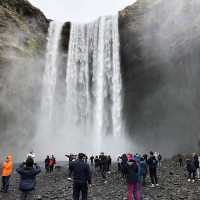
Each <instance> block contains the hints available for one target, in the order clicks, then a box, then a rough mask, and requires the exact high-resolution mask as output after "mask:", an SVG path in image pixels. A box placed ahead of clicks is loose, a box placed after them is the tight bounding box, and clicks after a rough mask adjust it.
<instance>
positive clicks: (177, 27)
mask: <svg viewBox="0 0 200 200" xmlns="http://www.w3.org/2000/svg"><path fill="white" fill-rule="evenodd" d="M199 10H200V2H199V1H198V0H191V1H187V0H182V1H179V0H169V1H165V0H138V1H137V3H135V4H133V5H131V6H129V7H127V8H125V9H124V10H122V11H121V12H120V18H119V29H120V40H121V64H122V72H123V80H124V106H125V110H124V113H125V114H124V115H125V118H126V121H127V124H126V127H127V131H128V132H129V133H130V134H131V135H133V136H134V141H136V142H137V144H138V145H139V146H140V145H141V146H145V148H146V150H149V149H154V150H156V149H157V150H159V149H161V150H163V152H164V153H166V154H167V153H168V154H171V153H173V152H174V151H194V150H195V148H197V143H198V142H197V141H198V139H199V130H200V123H199V119H200V109H199V108H200V104H199V101H200V87H199V77H200V66H199V64H200V13H199Z"/></svg>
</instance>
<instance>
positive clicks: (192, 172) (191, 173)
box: [186, 159, 196, 183]
mask: <svg viewBox="0 0 200 200" xmlns="http://www.w3.org/2000/svg"><path fill="white" fill-rule="evenodd" d="M186 170H187V171H188V182H190V181H191V180H192V182H193V183H194V182H195V178H196V167H195V164H194V160H191V159H186Z"/></svg>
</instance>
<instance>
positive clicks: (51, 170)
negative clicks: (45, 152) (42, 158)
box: [49, 155, 56, 172]
mask: <svg viewBox="0 0 200 200" xmlns="http://www.w3.org/2000/svg"><path fill="white" fill-rule="evenodd" d="M55 164H56V158H55V157H54V155H52V156H51V158H50V160H49V170H50V172H53V170H54V166H55Z"/></svg>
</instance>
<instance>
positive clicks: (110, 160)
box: [107, 155, 112, 173]
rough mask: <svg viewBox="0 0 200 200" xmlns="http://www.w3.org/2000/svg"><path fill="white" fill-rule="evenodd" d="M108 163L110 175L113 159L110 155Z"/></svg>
mask: <svg viewBox="0 0 200 200" xmlns="http://www.w3.org/2000/svg"><path fill="white" fill-rule="evenodd" d="M107 162H108V172H109V173H110V169H111V165H112V158H111V156H110V155H109V156H108V157H107Z"/></svg>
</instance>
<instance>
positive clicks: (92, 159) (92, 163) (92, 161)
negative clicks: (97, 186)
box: [90, 155, 94, 165]
mask: <svg viewBox="0 0 200 200" xmlns="http://www.w3.org/2000/svg"><path fill="white" fill-rule="evenodd" d="M90 163H91V165H94V156H93V155H92V156H91V157H90Z"/></svg>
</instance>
